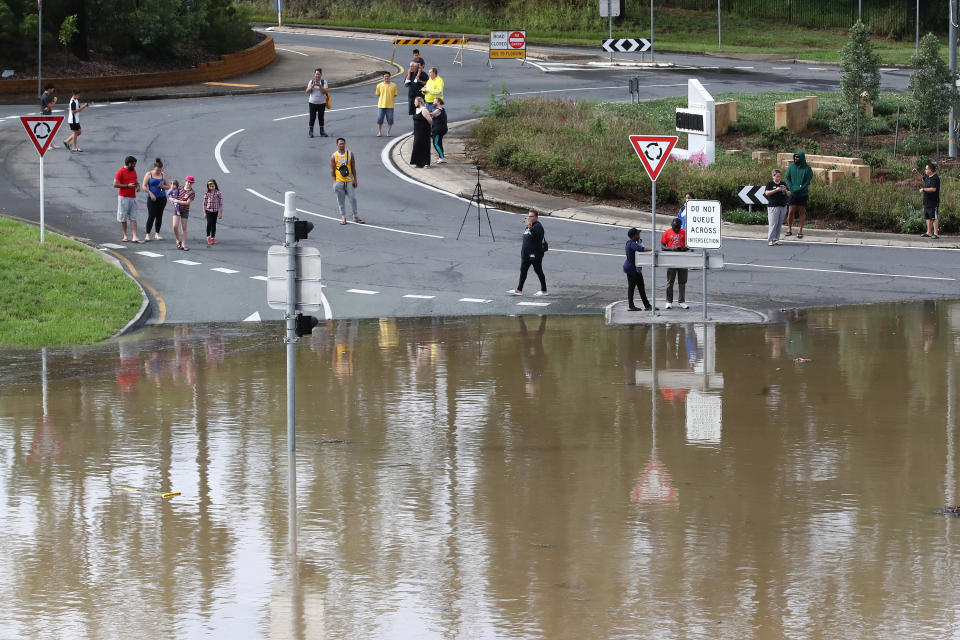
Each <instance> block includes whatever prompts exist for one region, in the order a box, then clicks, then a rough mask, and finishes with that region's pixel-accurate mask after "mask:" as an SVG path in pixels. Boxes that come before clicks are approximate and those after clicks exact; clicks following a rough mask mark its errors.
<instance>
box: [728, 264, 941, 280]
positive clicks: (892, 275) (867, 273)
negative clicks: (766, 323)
mask: <svg viewBox="0 0 960 640" xmlns="http://www.w3.org/2000/svg"><path fill="white" fill-rule="evenodd" d="M726 264H728V265H730V266H732V267H753V268H755V269H783V270H786V271H815V272H818V273H839V274H843V275H848V276H877V277H880V278H911V279H914V280H947V281H950V282H953V281H954V280H956V278H941V277H937V276H909V275H904V274H901V273H874V272H872V271H845V270H843V269H814V268H811V267H783V266H779V265H772V264H749V263H744V262H727V263H726Z"/></svg>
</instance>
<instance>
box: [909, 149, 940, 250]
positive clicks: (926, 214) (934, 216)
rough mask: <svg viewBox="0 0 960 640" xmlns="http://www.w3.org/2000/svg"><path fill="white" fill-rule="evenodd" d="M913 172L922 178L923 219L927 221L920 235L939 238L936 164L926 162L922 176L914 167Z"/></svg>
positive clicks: (938, 198) (938, 183)
mask: <svg viewBox="0 0 960 640" xmlns="http://www.w3.org/2000/svg"><path fill="white" fill-rule="evenodd" d="M913 173H914V174H916V175H917V177H919V178H922V179H923V186H922V187H921V188H920V193H922V194H923V219H924V221H926V223H927V230H926V231H925V232H924V233H921V234H920V237H921V238H933V239H934V240H937V239H938V238H940V219H939V218H940V176H939V174H937V165H936V163H933V162H928V163H927V164H926V166H924V168H923V173H924V175H923V176H921V175H920V172H919V171H917V170H916V168H914V170H913Z"/></svg>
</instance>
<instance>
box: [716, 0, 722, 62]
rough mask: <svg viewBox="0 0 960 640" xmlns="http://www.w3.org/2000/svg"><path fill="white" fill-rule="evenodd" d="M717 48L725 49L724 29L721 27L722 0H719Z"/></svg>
mask: <svg viewBox="0 0 960 640" xmlns="http://www.w3.org/2000/svg"><path fill="white" fill-rule="evenodd" d="M717 49H718V50H720V49H723V31H722V30H721V29H720V0H717Z"/></svg>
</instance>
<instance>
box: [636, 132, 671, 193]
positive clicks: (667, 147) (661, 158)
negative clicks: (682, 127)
mask: <svg viewBox="0 0 960 640" xmlns="http://www.w3.org/2000/svg"><path fill="white" fill-rule="evenodd" d="M677 140H679V138H678V137H677V136H637V135H633V136H630V144H632V145H633V150H634V151H636V152H637V156H639V158H640V162H641V163H642V164H643V168H644V169H645V170H646V172H647V175H648V176H650V179H651V180H653V181H654V182H656V181H657V176H659V175H660V170H661V169H663V165H665V164H667V158H669V157H670V152H671V151H673V147H674V145H676V144H677Z"/></svg>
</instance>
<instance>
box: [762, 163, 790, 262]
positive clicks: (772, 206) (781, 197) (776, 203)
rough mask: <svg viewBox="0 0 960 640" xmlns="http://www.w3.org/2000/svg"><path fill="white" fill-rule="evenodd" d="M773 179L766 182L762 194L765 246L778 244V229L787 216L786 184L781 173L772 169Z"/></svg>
mask: <svg viewBox="0 0 960 640" xmlns="http://www.w3.org/2000/svg"><path fill="white" fill-rule="evenodd" d="M771 177H772V178H773V179H772V180H771V181H770V182H768V183H767V186H766V188H765V190H764V192H763V195H764V196H766V198H767V246H768V247H773V246H780V245H781V244H783V243H781V242H780V231H781V229H782V227H783V221H784V219H786V217H787V185H785V184H784V183H783V182H781V179H782V177H783V174H781V173H780V169H774V170H773V174H772V176H771Z"/></svg>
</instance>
